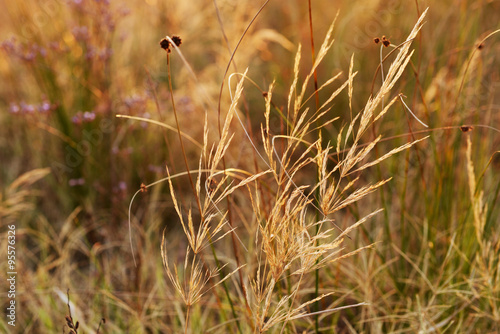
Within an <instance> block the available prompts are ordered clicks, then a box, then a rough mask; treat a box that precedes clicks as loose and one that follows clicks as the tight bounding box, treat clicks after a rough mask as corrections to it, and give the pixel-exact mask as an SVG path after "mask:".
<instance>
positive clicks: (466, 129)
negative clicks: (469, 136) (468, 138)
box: [460, 125, 474, 132]
mask: <svg viewBox="0 0 500 334" xmlns="http://www.w3.org/2000/svg"><path fill="white" fill-rule="evenodd" d="M472 129H474V128H473V127H472V126H470V125H462V126H461V127H460V130H461V131H462V132H469V131H472Z"/></svg>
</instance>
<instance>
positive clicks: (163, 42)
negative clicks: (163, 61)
mask: <svg viewBox="0 0 500 334" xmlns="http://www.w3.org/2000/svg"><path fill="white" fill-rule="evenodd" d="M172 41H173V42H174V44H175V45H176V46H180V45H181V44H182V40H181V38H180V37H179V36H172ZM170 46H171V43H170V41H169V40H168V39H167V38H164V39H162V40H161V41H160V47H161V48H162V49H163V50H165V51H167V53H170V52H172V50H171V49H170Z"/></svg>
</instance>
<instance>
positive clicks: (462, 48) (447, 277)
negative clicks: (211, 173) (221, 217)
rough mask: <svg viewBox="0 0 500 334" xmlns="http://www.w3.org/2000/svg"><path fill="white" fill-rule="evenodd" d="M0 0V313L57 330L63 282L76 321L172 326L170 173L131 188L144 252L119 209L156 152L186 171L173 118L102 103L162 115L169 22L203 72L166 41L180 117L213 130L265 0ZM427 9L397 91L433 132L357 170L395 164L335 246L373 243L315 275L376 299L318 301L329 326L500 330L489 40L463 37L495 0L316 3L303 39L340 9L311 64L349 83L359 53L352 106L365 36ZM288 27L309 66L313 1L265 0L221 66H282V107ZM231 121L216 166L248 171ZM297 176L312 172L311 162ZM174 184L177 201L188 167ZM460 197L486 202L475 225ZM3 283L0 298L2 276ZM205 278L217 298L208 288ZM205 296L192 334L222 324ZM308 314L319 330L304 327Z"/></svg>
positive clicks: (190, 126) (367, 44) (253, 99)
mask: <svg viewBox="0 0 500 334" xmlns="http://www.w3.org/2000/svg"><path fill="white" fill-rule="evenodd" d="M0 2H1V8H3V9H4V10H3V11H1V14H0V22H1V23H0V41H1V46H0V54H1V57H0V75H1V84H0V126H1V129H2V130H1V132H0V161H1V168H0V186H1V191H2V192H1V198H0V219H1V226H2V229H1V231H0V232H1V240H0V246H1V251H0V254H1V257H2V259H1V260H0V263H2V268H1V272H2V273H5V272H6V269H5V266H4V265H3V264H4V263H5V259H6V257H7V255H6V249H7V238H6V226H7V225H10V224H15V225H16V266H17V267H16V268H17V272H18V276H17V282H16V283H17V295H16V301H17V303H18V308H17V319H16V321H17V322H16V324H17V325H16V328H15V329H12V328H11V327H9V326H8V325H7V320H6V317H5V316H2V317H1V318H0V329H1V331H2V332H3V331H10V332H12V333H21V332H26V333H51V332H56V331H59V332H60V331H61V330H62V327H63V326H64V324H65V320H64V319H65V315H67V314H68V305H67V295H66V292H67V289H69V290H70V299H71V312H72V315H73V318H75V320H79V321H80V326H81V328H82V331H83V332H95V330H96V328H97V326H98V324H99V322H100V319H101V318H105V319H106V324H105V325H104V326H103V327H101V332H104V333H119V332H130V333H143V332H144V333H160V332H162V333H168V332H177V331H180V332H182V330H183V324H182V323H181V322H182V321H181V320H179V319H180V317H179V314H180V313H182V312H181V311H180V309H181V308H182V306H181V304H179V302H178V296H176V293H175V290H174V289H173V288H172V287H171V285H170V283H169V282H168V280H167V278H166V275H165V271H164V268H163V265H162V259H161V256H160V242H161V236H162V232H163V230H164V229H166V233H167V235H168V236H169V237H168V240H169V242H168V248H169V254H170V255H171V256H172V257H175V256H178V261H177V262H178V263H181V264H182V263H183V256H184V249H185V248H186V241H185V240H184V239H183V234H182V230H181V228H180V226H179V224H178V218H177V216H176V215H175V212H174V210H173V206H172V203H171V199H170V196H169V194H168V189H167V186H166V184H160V185H158V186H155V187H152V188H151V189H150V190H148V192H147V193H143V194H142V193H141V194H140V195H139V196H138V197H137V199H136V200H135V201H134V203H133V205H132V210H131V211H132V224H133V225H132V230H133V237H134V238H133V239H134V244H135V251H136V256H137V258H138V266H137V267H135V266H134V264H133V261H132V254H131V249H130V245H129V243H128V238H129V234H128V226H127V222H128V209H129V204H130V200H131V197H132V195H133V194H134V193H135V192H136V191H137V190H138V189H139V188H140V185H141V183H144V184H149V183H152V182H154V181H155V180H158V179H160V178H162V177H165V176H166V171H165V165H168V166H169V168H170V170H171V172H172V173H178V172H182V171H184V170H185V168H184V165H183V162H182V159H181V158H180V157H181V152H180V147H179V143H178V139H177V136H176V133H175V132H173V131H169V130H164V129H162V128H161V127H157V126H155V125H153V124H148V123H146V122H139V121H131V120H126V119H123V118H116V117H115V116H116V115H117V114H124V115H131V116H139V117H145V118H150V119H154V120H157V121H160V122H164V123H166V124H169V125H171V126H174V125H175V123H174V118H173V113H172V106H171V103H170V92H169V89H168V81H167V80H168V79H167V67H166V54H165V51H164V50H162V49H161V48H160V47H159V41H160V39H161V38H163V37H164V36H165V35H169V36H171V35H179V36H181V38H182V41H183V43H182V45H181V47H180V49H181V51H182V53H183V55H184V57H185V58H186V60H187V62H188V63H189V64H190V66H191V68H192V71H193V72H194V73H195V75H196V79H195V78H193V76H192V74H191V73H190V71H189V69H188V68H187V67H186V66H185V64H183V62H182V61H181V59H180V57H179V56H178V55H177V54H176V53H175V52H174V53H172V57H171V59H172V67H171V68H172V80H173V93H174V98H175V101H176V107H177V110H178V113H179V115H180V127H181V129H182V130H183V131H184V132H186V133H188V134H189V135H190V136H192V137H193V138H194V139H196V140H197V141H199V142H201V141H202V139H203V125H204V117H205V111H207V115H208V117H207V119H208V124H209V127H210V129H211V133H210V138H211V139H212V140H216V139H217V138H218V137H217V104H218V99H219V89H220V86H221V83H222V80H223V75H224V71H225V69H226V67H227V65H228V61H229V58H230V54H231V52H230V50H233V49H234V47H235V46H236V44H237V43H238V41H239V40H240V38H241V35H242V33H243V32H244V30H245V29H246V28H247V25H248V23H249V22H250V20H251V19H252V17H253V16H254V15H255V13H256V12H257V11H258V9H259V8H260V6H261V3H260V2H258V1H236V0H219V1H209V0H198V1H171V0H165V1H156V0H150V1H138V0H137V1H134V0H124V1H113V0H111V1H106V0H100V1H99V0H68V1H63V0H42V1H34V0H27V1H7V0H1V1H0ZM214 4H216V6H215V5H214ZM427 7H430V11H429V13H428V16H427V18H426V20H425V21H426V23H425V25H424V27H423V29H422V32H421V34H420V35H419V37H418V38H417V40H415V41H414V44H413V46H412V47H413V48H414V49H415V50H416V51H415V54H414V56H413V58H412V62H411V64H410V65H409V66H408V68H407V70H406V72H405V75H404V76H403V78H402V79H401V81H400V84H399V86H398V87H396V88H395V92H396V93H399V92H400V93H403V94H404V95H405V96H406V99H405V101H406V103H407V104H408V105H409V106H410V108H411V109H412V111H413V112H414V113H415V114H417V115H418V116H419V118H420V119H421V120H422V121H423V122H425V123H427V124H428V125H429V127H430V131H428V132H426V134H430V138H429V139H428V140H426V141H425V142H423V143H419V144H418V145H417V146H415V147H413V148H412V149H410V150H408V151H405V152H402V153H400V154H398V155H396V156H394V157H391V158H390V159H388V160H387V161H384V162H383V163H382V164H380V165H379V166H378V167H374V168H373V169H371V170H369V171H367V172H366V173H364V174H363V175H362V181H363V182H366V183H369V182H372V183H373V182H376V181H378V180H382V179H385V178H389V177H392V178H393V179H392V181H391V182H389V183H388V184H386V185H385V186H384V187H383V188H381V190H379V191H377V192H376V193H374V194H372V195H371V196H370V197H368V198H365V199H363V201H362V202H360V203H359V204H357V205H353V206H351V207H349V208H348V209H345V210H344V212H341V213H339V214H338V216H336V217H335V219H336V221H337V222H338V224H339V225H341V226H342V227H344V228H345V227H346V226H348V225H349V224H352V223H353V222H354V221H355V220H356V219H357V218H359V217H363V216H364V215H366V214H367V213H369V212H372V211H374V210H376V209H378V208H381V207H382V208H384V209H385V211H384V213H382V214H379V215H378V216H376V217H375V218H373V219H371V220H370V221H369V222H367V223H366V224H365V225H364V226H363V227H362V229H359V230H357V231H356V232H355V234H354V235H353V236H352V241H350V242H349V243H347V246H346V247H347V248H351V249H355V248H357V247H361V246H363V245H367V244H370V243H372V242H375V243H376V244H375V246H374V247H373V248H372V249H370V250H366V251H364V252H362V253H360V254H358V255H356V256H354V257H351V258H348V259H345V260H343V261H340V262H336V263H335V264H334V265H332V266H330V267H328V269H327V270H326V273H325V274H324V276H323V278H322V280H321V288H322V289H325V291H335V292H336V293H335V294H334V295H333V296H332V297H329V298H332V300H328V301H326V303H327V304H328V303H331V304H333V305H336V306H342V305H344V304H345V305H347V304H354V303H358V302H369V303H370V306H365V307H362V308H356V309H348V310H344V311H342V312H337V313H334V314H333V315H328V316H325V317H324V318H322V320H321V321H322V326H323V327H324V332H331V333H355V332H364V333H387V332H408V333H416V332H418V331H421V332H422V333H424V332H436V333H441V332H442V333H444V332H457V333H487V332H489V333H494V332H497V331H500V327H499V325H498V324H499V323H500V308H499V307H500V303H499V298H500V291H499V289H500V277H499V274H500V273H499V269H500V267H499V266H500V262H499V257H498V250H499V248H500V243H499V239H498V237H499V226H498V225H499V223H500V220H499V219H498V215H499V213H500V211H499V209H498V205H497V200H498V193H499V189H500V177H499V175H500V160H499V158H498V154H495V152H496V151H498V150H499V147H500V146H499V144H500V131H499V130H498V128H499V124H500V122H499V120H500V116H499V111H500V59H499V57H498V55H499V54H500V37H499V36H498V35H493V36H492V37H490V38H489V39H488V40H487V41H486V42H485V43H484V45H482V46H481V48H480V49H479V50H476V49H477V48H478V46H479V42H480V41H481V40H482V39H483V38H484V37H486V36H487V35H488V34H489V33H491V32H493V31H495V30H497V29H499V28H500V24H499V22H500V2H499V1H477V0H476V1H458V0H455V1H452V0H446V1H397V0H394V1H375V0H369V1H364V0H359V1H336V2H331V1H324V0H313V1H312V17H313V26H314V38H315V40H314V41H315V43H316V45H315V47H316V51H317V50H318V49H319V46H320V45H321V42H322V40H323V38H324V35H325V33H326V31H327V29H328V27H329V25H330V24H331V23H332V21H333V20H334V19H335V18H336V23H335V29H334V39H335V43H334V46H333V48H332V50H331V51H330V52H329V54H328V56H327V57H326V58H325V60H324V61H323V63H322V65H321V66H320V67H319V69H318V82H319V83H320V84H321V83H323V82H325V81H326V80H328V79H329V78H331V77H332V76H333V75H335V74H337V73H338V72H340V71H342V72H343V73H344V74H343V76H342V78H343V79H344V80H345V79H346V78H347V74H346V73H347V72H348V69H349V62H350V58H351V55H352V54H354V70H355V71H358V75H357V76H356V78H355V82H354V98H353V111H354V112H359V111H360V110H361V108H363V106H364V105H365V103H366V100H367V99H368V96H369V94H370V92H371V91H372V89H373V88H372V87H375V89H376V88H377V87H379V86H380V74H379V73H378V74H377V72H376V71H377V66H378V65H379V63H380V57H379V52H380V48H379V46H378V45H376V44H375V43H374V42H373V38H374V37H381V36H382V35H385V36H387V38H389V39H390V40H391V42H392V43H393V44H394V45H397V44H399V43H401V42H402V41H404V40H405V38H406V36H407V35H408V33H409V31H410V30H411V29H412V27H413V25H414V24H415V22H416V20H417V19H418V17H419V15H420V13H421V12H423V11H424V10H425V8H427ZM217 12H219V13H217ZM218 15H219V17H220V21H219V20H218ZM226 39H227V40H226ZM299 43H301V44H302V56H303V59H302V63H301V69H302V71H301V74H303V75H304V76H305V73H307V72H308V71H309V69H310V67H311V52H310V50H311V46H310V44H311V42H310V31H309V21H308V6H307V1H304V0H290V1H273V0H271V1H270V2H269V4H268V5H267V6H266V7H265V8H264V10H263V11H262V13H261V15H260V16H259V17H258V18H257V20H256V21H255V23H254V24H253V25H252V26H251V27H250V29H249V31H248V33H247V34H246V35H245V37H244V39H243V40H242V42H241V44H240V46H239V49H238V51H237V52H236V55H235V58H234V59H235V62H234V64H233V65H231V67H230V73H232V72H243V71H244V70H245V69H246V68H247V67H248V68H249V72H248V76H249V77H250V78H251V79H252V80H253V81H254V82H255V83H256V85H258V86H259V87H260V89H261V90H263V91H265V90H267V88H268V85H269V84H270V83H271V82H272V81H273V80H276V90H275V92H274V95H273V102H274V103H275V104H276V105H277V106H278V108H281V107H286V103H287V97H288V89H289V87H290V84H291V82H292V80H293V63H294V58H295V53H296V51H297V47H298V45H299ZM474 50H476V51H474ZM384 53H385V54H387V50H385V49H384ZM472 55H474V56H473V57H472ZM471 57H472V58H471ZM389 61H390V59H389ZM387 66H388V65H387ZM226 79H227V78H226ZM301 79H302V80H303V77H302V78H301ZM261 90H259V89H257V88H256V87H255V86H253V85H251V84H249V83H248V84H246V88H245V93H244V94H245V95H244V97H243V99H244V103H243V104H242V105H244V106H242V115H246V116H247V120H248V123H247V127H248V129H252V130H253V132H254V133H259V131H260V123H261V122H263V121H264V116H263V110H264V99H263V97H262V91H261ZM310 92H311V93H312V92H313V86H312V85H310ZM327 97H328V92H324V93H322V94H320V99H322V100H325V99H326V98H327ZM313 100H314V99H313ZM313 100H311V103H310V106H311V107H313V106H314V104H313ZM221 105H222V110H225V109H227V107H228V105H229V94H228V91H227V82H226V88H225V89H224V91H223V96H222V100H221ZM331 112H332V117H337V116H338V117H340V120H339V121H338V122H337V123H334V124H333V125H332V126H330V127H329V129H330V130H329V131H328V132H325V133H323V135H324V136H325V137H327V138H329V139H330V140H331V141H332V142H335V141H336V138H337V134H338V131H339V129H340V128H341V126H342V125H345V124H346V123H348V122H349V120H350V112H349V107H348V99H347V94H343V95H341V96H340V97H339V98H338V99H337V100H336V102H335V104H334V107H333V109H332V111H331ZM463 124H473V125H474V129H473V130H472V131H471V132H467V133H463V132H462V131H460V130H459V129H458V128H457V126H460V125H463ZM281 126H282V124H280V122H279V121H278V119H277V118H276V120H274V123H272V127H274V128H275V129H276V132H278V131H279V130H280V127H281ZM483 126H488V127H483ZM421 130H424V128H423V127H422V126H421V125H420V124H419V123H418V122H417V121H416V120H415V119H414V118H413V117H411V115H409V114H408V112H406V111H405V109H404V108H403V106H402V105H401V104H396V105H395V106H394V107H393V108H392V109H391V111H390V112H389V114H387V115H386V116H384V119H383V120H382V122H380V123H377V125H376V126H375V127H374V129H373V132H372V133H370V134H368V135H367V136H366V139H365V140H366V142H369V141H371V140H372V139H373V136H374V135H375V134H381V135H383V137H384V138H387V140H386V141H384V142H383V143H380V144H379V145H378V146H377V154H378V155H382V154H384V153H385V152H388V151H389V150H390V149H392V148H393V147H396V146H399V145H402V144H404V143H405V142H407V141H409V140H411V139H412V138H421V137H422V134H419V133H418V131H421ZM233 131H234V132H235V139H234V142H233V144H232V145H231V147H230V149H229V150H228V153H227V157H226V158H227V164H228V165H230V166H234V167H239V168H244V169H249V170H251V169H252V168H253V166H254V160H253V154H252V152H253V151H252V147H251V146H250V145H249V143H248V142H247V140H246V138H245V137H244V134H243V133H242V131H241V129H240V128H239V125H237V124H234V129H233ZM412 133H415V134H412ZM467 136H469V137H470V138H471V140H472V145H473V150H472V161H473V163H474V167H475V175H476V180H477V189H476V190H475V195H473V196H472V197H473V198H476V199H477V200H478V201H479V198H480V194H484V195H483V197H482V198H481V200H482V202H481V203H479V204H477V203H478V202H477V201H476V202H474V201H473V200H471V195H470V191H469V185H470V184H469V178H468V172H467V164H466V154H465V152H466V137H467ZM256 137H258V136H256ZM257 142H258V140H257ZM186 149H187V156H188V158H189V161H190V163H191V164H192V166H193V168H196V167H197V165H198V156H199V148H198V147H197V146H196V145H194V144H192V143H189V142H187V144H186ZM305 178H306V179H307V176H306V177H305ZM310 178H311V180H312V182H314V174H313V175H311V176H310ZM175 187H176V189H177V190H178V192H179V193H180V194H182V195H181V198H182V201H183V203H184V205H185V206H186V207H189V206H190V204H189V203H191V200H192V198H191V197H192V194H191V193H190V188H189V184H188V181H187V179H181V181H179V182H176V184H175ZM481 192H482V193H481ZM234 201H235V203H236V206H237V207H240V208H241V209H240V212H239V214H241V216H242V217H246V218H245V219H246V220H245V219H243V218H241V217H240V218H241V219H240V222H239V223H238V226H239V228H241V229H242V230H243V229H244V228H245V227H244V226H245V225H246V224H252V222H253V221H252V219H253V218H252V216H251V205H250V204H249V203H248V202H245V198H244V197H241V198H239V197H238V198H236V199H235V200H234ZM472 202H474V203H476V204H477V205H479V207H480V208H481V210H483V211H482V212H484V229H483V231H482V233H481V235H477V233H476V231H477V229H476V228H475V225H474V224H475V223H476V218H475V216H474V205H475V204H474V205H472V204H471V203H472ZM191 205H192V204H191ZM243 235H244V233H243ZM231 249H232V248H231V246H230V243H229V242H226V241H222V242H220V243H219V244H218V245H217V250H218V251H219V252H220V254H221V259H222V260H223V261H225V262H228V263H229V266H230V268H231V270H234V269H235V266H234V263H233V262H232V261H233V259H232V257H231V256H230V252H229V250H231ZM247 256H248V257H250V256H251V255H246V254H243V258H245V257H247ZM173 261H174V262H175V259H174V260H173ZM2 277H3V274H2ZM233 283H234V282H233ZM310 286H313V283H311V285H310ZM0 287H1V289H2V291H1V292H0V293H1V294H2V296H3V295H4V293H5V292H6V291H7V290H8V289H7V285H6V283H5V280H2V283H0ZM308 293H310V291H308ZM215 294H220V296H221V298H223V297H222V293H221V292H220V291H218V290H215ZM2 300H4V299H3V298H2ZM5 300H7V299H5ZM202 304H203V305H204V307H203V308H199V309H196V310H194V311H193V312H194V314H193V316H192V321H193V325H192V330H193V333H195V332H200V333H201V332H209V331H210V330H211V331H210V332H218V333H223V332H227V331H228V330H229V329H231V328H232V329H233V330H235V327H230V326H231V325H230V326H229V327H227V326H224V327H220V328H219V327H217V325H218V322H217V318H216V317H215V318H214V317H213V316H212V315H211V313H210V310H212V311H214V312H218V311H217V309H218V308H220V307H221V306H220V305H217V304H216V303H215V301H214V299H213V298H211V297H210V296H207V297H206V298H205V299H204V300H203V301H202ZM4 306H5V305H4V304H3V302H2V308H4ZM223 307H227V305H226V306H223ZM228 328H229V329H228ZM302 329H303V330H305V331H308V332H313V329H312V327H307V325H304V326H303V328H302ZM66 330H68V329H67V328H66Z"/></svg>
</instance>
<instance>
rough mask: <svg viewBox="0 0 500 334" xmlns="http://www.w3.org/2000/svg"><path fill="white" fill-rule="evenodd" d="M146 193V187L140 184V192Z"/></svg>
mask: <svg viewBox="0 0 500 334" xmlns="http://www.w3.org/2000/svg"><path fill="white" fill-rule="evenodd" d="M147 191H148V187H146V185H145V184H144V183H141V192H143V193H145V192H147Z"/></svg>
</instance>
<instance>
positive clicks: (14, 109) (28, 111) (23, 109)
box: [9, 100, 56, 115]
mask: <svg viewBox="0 0 500 334" xmlns="http://www.w3.org/2000/svg"><path fill="white" fill-rule="evenodd" d="M55 108H56V105H55V104H52V103H50V102H49V101H47V100H44V101H42V102H41V103H40V104H28V103H26V102H24V101H21V102H19V103H15V102H11V103H10V107H9V111H10V113H11V114H15V115H33V114H35V113H40V114H45V115H46V114H48V113H50V112H51V111H52V110H54V109H55Z"/></svg>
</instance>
